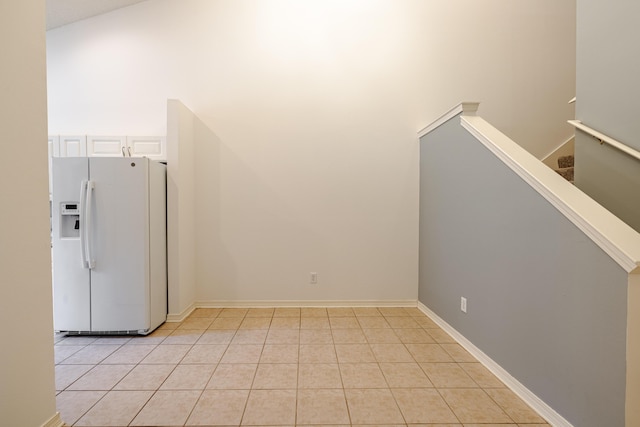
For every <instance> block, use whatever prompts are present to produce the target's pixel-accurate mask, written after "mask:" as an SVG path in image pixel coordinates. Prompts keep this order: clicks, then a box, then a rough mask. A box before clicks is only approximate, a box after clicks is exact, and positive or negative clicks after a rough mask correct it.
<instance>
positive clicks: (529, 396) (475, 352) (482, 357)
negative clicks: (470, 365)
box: [417, 301, 573, 427]
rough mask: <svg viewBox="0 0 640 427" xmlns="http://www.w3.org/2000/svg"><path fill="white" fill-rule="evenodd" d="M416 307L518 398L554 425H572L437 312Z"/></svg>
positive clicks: (569, 426) (556, 426) (420, 306)
mask: <svg viewBox="0 0 640 427" xmlns="http://www.w3.org/2000/svg"><path fill="white" fill-rule="evenodd" d="M417 306H418V309H419V310H420V311H422V312H423V313H424V314H425V315H427V316H428V317H429V318H431V320H433V321H434V322H435V323H436V324H437V325H438V326H440V327H441V328H442V329H443V330H444V331H445V332H447V333H448V334H449V335H451V336H452V337H453V338H454V339H455V340H456V341H457V342H458V343H459V344H460V345H461V346H462V347H464V348H465V350H467V351H468V352H469V353H471V355H472V356H473V357H475V358H476V359H478V361H479V362H480V363H482V364H483V365H484V366H485V367H486V368H487V369H489V370H490V371H491V372H492V373H493V374H494V375H495V376H496V377H498V379H499V380H500V381H502V382H503V383H504V384H505V385H506V386H507V387H509V388H510V389H511V391H513V392H514V393H515V394H516V395H518V397H520V399H522V400H523V401H524V402H525V403H526V404H527V405H529V406H530V407H531V408H532V409H533V410H534V411H536V412H537V413H538V415H540V416H541V417H542V418H544V419H545V420H547V422H548V423H549V424H550V425H552V426H554V427H573V425H572V424H571V423H570V422H569V421H567V420H566V419H564V418H563V417H562V415H560V414H558V413H557V412H556V411H555V410H554V409H553V408H551V407H550V406H549V405H547V404H546V403H544V402H543V401H542V400H541V399H540V398H539V397H538V396H536V395H535V394H533V393H532V392H531V391H530V390H529V389H528V388H526V387H525V386H524V385H523V384H522V383H520V382H519V381H518V380H516V379H515V378H513V377H512V376H511V375H510V374H509V373H508V372H507V371H506V370H504V369H503V368H502V367H501V366H500V365H498V364H497V363H496V362H494V361H493V360H492V359H491V358H490V357H489V356H487V355H486V354H484V352H483V351H482V350H480V349H479V348H478V347H476V346H475V345H473V344H472V343H471V341H469V340H468V339H466V338H465V337H464V336H463V335H462V334H461V333H460V332H458V331H456V330H455V329H454V328H453V327H451V325H449V324H448V323H447V322H445V321H444V320H442V319H441V318H440V317H439V316H438V315H437V314H435V313H434V312H433V311H431V310H430V309H429V308H427V307H426V306H425V305H424V304H422V303H421V302H420V301H418V304H417Z"/></svg>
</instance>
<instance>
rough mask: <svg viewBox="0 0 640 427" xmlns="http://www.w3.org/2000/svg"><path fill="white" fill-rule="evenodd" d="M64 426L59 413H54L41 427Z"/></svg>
mask: <svg viewBox="0 0 640 427" xmlns="http://www.w3.org/2000/svg"><path fill="white" fill-rule="evenodd" d="M63 426H65V423H64V421H62V418H60V412H56V414H55V415H54V416H53V417H51V418H50V419H49V421H47V422H46V423H44V424H42V427H63Z"/></svg>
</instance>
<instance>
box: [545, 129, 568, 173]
mask: <svg viewBox="0 0 640 427" xmlns="http://www.w3.org/2000/svg"><path fill="white" fill-rule="evenodd" d="M575 139H576V136H575V135H571V136H570V137H569V138H567V140H566V141H564V142H563V143H562V144H560V145H558V146H557V147H556V148H554V149H553V150H551V151H550V152H549V154H547V155H546V156H544V157H542V159H540V161H542V162H543V163H545V164H547V166H549V164H548V161H549V160H550V159H551V157H552V156H553V155H555V154H556V153H558V152H559V151H560V150H562V149H563V147H565V146H566V145H567V144H571V143H572V142H575ZM554 160H556V159H554ZM557 167H558V165H557V164H556V165H555V167H554V168H553V169H555V168H557Z"/></svg>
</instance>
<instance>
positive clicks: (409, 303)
mask: <svg viewBox="0 0 640 427" xmlns="http://www.w3.org/2000/svg"><path fill="white" fill-rule="evenodd" d="M416 303H417V301H416V300H415V299H402V300H321V301H318V300H209V301H198V302H196V303H195V306H196V307H197V308H220V307H241V308H251V307H256V308H258V307H415V306H416Z"/></svg>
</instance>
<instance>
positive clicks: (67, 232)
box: [60, 202, 80, 238]
mask: <svg viewBox="0 0 640 427" xmlns="http://www.w3.org/2000/svg"><path fill="white" fill-rule="evenodd" d="M79 206H80V205H79V204H78V203H75V202H64V203H61V204H60V237H62V238H80V208H79Z"/></svg>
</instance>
